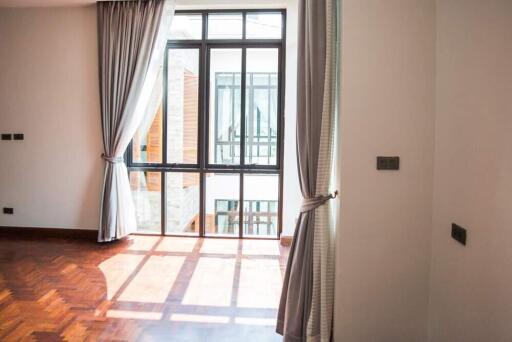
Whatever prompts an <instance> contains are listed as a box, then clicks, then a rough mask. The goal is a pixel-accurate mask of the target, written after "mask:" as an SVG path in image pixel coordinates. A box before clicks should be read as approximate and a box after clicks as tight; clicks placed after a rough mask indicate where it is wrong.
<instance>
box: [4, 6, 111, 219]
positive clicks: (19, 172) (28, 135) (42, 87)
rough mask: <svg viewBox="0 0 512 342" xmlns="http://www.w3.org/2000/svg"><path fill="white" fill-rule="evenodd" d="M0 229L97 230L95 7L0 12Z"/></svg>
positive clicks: (98, 137) (98, 161) (99, 174)
mask: <svg viewBox="0 0 512 342" xmlns="http://www.w3.org/2000/svg"><path fill="white" fill-rule="evenodd" d="M0 32H1V33H0V46H1V49H0V131H1V132H2V133H3V132H22V133H24V134H25V140H24V141H20V142H18V141H16V142H14V141H0V207H4V206H12V207H14V215H12V216H11V215H4V214H0V226H21V227H24V226H25V227H61V228H83V229H97V227H98V221H99V218H98V217H99V201H100V188H101V182H102V172H103V170H102V165H103V162H102V160H101V158H100V154H101V152H102V144H101V126H100V109H99V91H98V68H97V63H98V62H97V59H98V58H97V39H96V10H95V6H94V5H89V6H85V7H84V6H83V7H73V8H51V9H5V8H3V9H0Z"/></svg>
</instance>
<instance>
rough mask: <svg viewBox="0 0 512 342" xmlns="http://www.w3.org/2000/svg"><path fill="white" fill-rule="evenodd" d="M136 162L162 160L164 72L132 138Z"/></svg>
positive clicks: (159, 76) (158, 161)
mask: <svg viewBox="0 0 512 342" xmlns="http://www.w3.org/2000/svg"><path fill="white" fill-rule="evenodd" d="M132 159H133V162H134V163H161V162H162V73H159V74H158V77H157V79H156V82H155V85H154V86H153V89H152V92H151V94H150V95H149V97H148V102H147V104H146V108H145V110H144V118H143V120H142V122H141V124H140V126H139V128H138V129H137V131H136V132H135V135H134V136H133V140H132Z"/></svg>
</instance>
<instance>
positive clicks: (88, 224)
mask: <svg viewBox="0 0 512 342" xmlns="http://www.w3.org/2000/svg"><path fill="white" fill-rule="evenodd" d="M191 6H192V7H195V8H211V7H212V6H211V2H209V1H205V0H195V1H192V2H189V1H181V0H178V1H177V8H178V9H180V8H185V7H187V8H190V7H191ZM261 6H264V7H265V8H287V10H288V13H289V16H290V17H289V19H288V22H287V31H288V32H287V50H288V53H287V63H286V68H287V69H286V74H287V79H286V104H285V107H286V112H285V116H286V123H285V130H286V131H285V136H286V143H285V155H286V157H285V162H284V170H285V177H284V203H285V204H284V205H285V208H284V211H283V212H284V217H283V235H292V234H293V229H294V222H295V217H296V215H297V213H298V207H299V206H300V192H299V191H298V190H297V189H298V178H297V169H296V161H295V102H296V96H295V93H296V87H295V80H296V77H295V73H296V68H297V67H296V54H295V53H294V51H295V49H296V42H297V38H296V35H297V30H296V25H297V21H296V18H295V17H296V12H297V5H296V0H286V1H282V2H279V3H277V2H275V1H268V0H265V1H262V0H257V1H248V2H243V3H242V2H240V1H228V0H226V1H220V2H219V3H218V4H217V6H216V7H220V8H234V7H238V8H256V7H258V8H261ZM0 32H1V34H0V44H1V45H0V46H2V49H0V75H1V78H0V131H1V132H15V131H16V132H23V133H25V141H23V142H0V158H1V160H2V162H1V163H0V189H1V191H0V207H4V206H12V207H14V210H15V214H14V215H13V216H9V215H3V214H0V226H29V227H60V228H83V229H97V227H98V221H99V218H98V217H99V201H100V189H101V182H102V172H103V169H102V165H103V162H102V160H101V158H100V157H99V156H100V154H101V153H102V145H101V124H100V114H99V112H100V109H99V90H98V66H97V63H98V62H97V33H96V9H95V5H87V6H78V7H76V6H75V7H69V8H59V7H53V8H23V9H21V8H18V9H8V8H0ZM71 147H72V148H71Z"/></svg>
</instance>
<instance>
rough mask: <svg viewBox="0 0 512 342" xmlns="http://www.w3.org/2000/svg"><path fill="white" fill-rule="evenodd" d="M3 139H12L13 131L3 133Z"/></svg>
mask: <svg viewBox="0 0 512 342" xmlns="http://www.w3.org/2000/svg"><path fill="white" fill-rule="evenodd" d="M2 140H12V134H11V133H2Z"/></svg>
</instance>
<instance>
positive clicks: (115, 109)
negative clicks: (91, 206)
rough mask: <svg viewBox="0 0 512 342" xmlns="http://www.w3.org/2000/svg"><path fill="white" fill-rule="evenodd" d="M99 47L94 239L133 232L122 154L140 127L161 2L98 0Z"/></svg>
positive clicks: (106, 238) (134, 223)
mask: <svg viewBox="0 0 512 342" xmlns="http://www.w3.org/2000/svg"><path fill="white" fill-rule="evenodd" d="M97 11H98V44H99V46H98V49H99V79H100V100H101V125H102V133H103V148H104V153H103V155H102V157H103V159H104V160H105V175H104V181H103V193H102V200H101V212H100V229H99V232H98V241H99V242H104V241H112V240H116V239H120V238H122V237H123V236H126V235H127V234H129V233H131V232H133V231H135V229H136V225H137V223H136V217H135V208H134V205H133V201H132V197H131V192H130V184H129V179H128V171H127V168H126V165H125V163H124V160H123V155H124V152H125V150H126V148H127V146H128V144H129V142H130V140H131V139H132V137H133V135H134V134H135V131H136V130H137V126H138V125H139V123H140V121H141V119H142V116H143V111H141V110H140V104H139V100H140V97H141V94H142V92H143V88H144V85H145V83H146V82H147V78H148V76H149V75H150V73H149V69H150V68H149V66H150V61H151V60H152V56H153V54H154V53H155V47H156V46H157V38H158V37H157V36H158V33H159V28H160V24H161V22H162V17H163V14H164V0H147V1H108V2H98V3H97Z"/></svg>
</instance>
